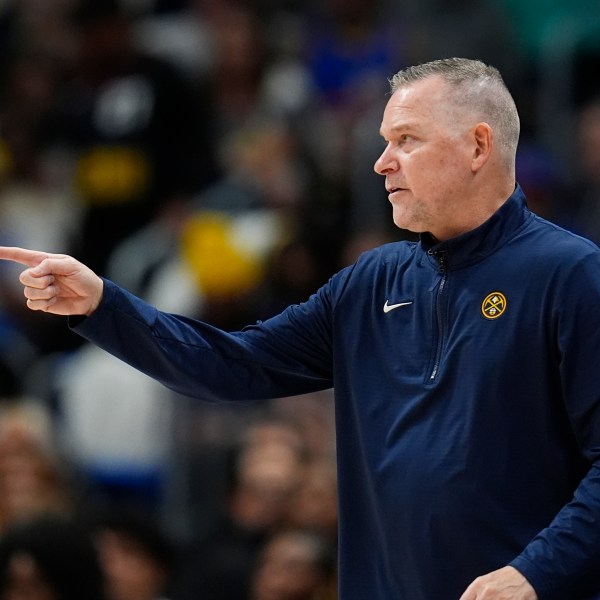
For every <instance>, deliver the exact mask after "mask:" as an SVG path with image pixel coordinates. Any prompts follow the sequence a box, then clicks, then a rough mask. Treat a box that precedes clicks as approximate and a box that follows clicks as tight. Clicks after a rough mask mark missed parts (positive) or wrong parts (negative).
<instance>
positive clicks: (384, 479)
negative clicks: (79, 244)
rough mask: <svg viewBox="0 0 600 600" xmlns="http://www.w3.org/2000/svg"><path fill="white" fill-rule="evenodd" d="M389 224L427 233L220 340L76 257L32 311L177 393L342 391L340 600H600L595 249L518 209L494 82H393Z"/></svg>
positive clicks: (521, 202) (509, 139)
mask: <svg viewBox="0 0 600 600" xmlns="http://www.w3.org/2000/svg"><path fill="white" fill-rule="evenodd" d="M392 92H393V93H392V95H391V97H390V99H389V101H388V104H387V106H386V108H385V112H384V115H383V122H382V126H381V134H382V137H383V139H384V140H385V149H384V151H383V153H382V155H381V157H380V158H379V159H378V160H377V163H376V165H375V170H376V171H377V172H378V173H380V174H381V175H383V176H384V177H385V183H386V188H387V190H388V191H389V199H390V202H391V204H392V207H393V216H394V222H395V223H396V225H398V226H399V227H404V228H407V229H410V230H412V231H415V232H421V233H422V235H421V239H420V241H419V242H418V243H412V242H400V243H395V244H389V245H386V246H383V247H381V248H379V249H376V250H373V251H370V252H367V253H366V254H364V255H363V256H362V257H361V258H360V259H359V260H358V261H357V262H356V264H355V265H353V266H351V267H349V268H346V269H344V270H343V271H341V272H340V273H338V274H336V275H334V276H333V277H332V278H331V280H330V281H329V282H328V283H327V284H326V285H325V286H324V287H323V288H321V289H320V290H319V291H318V292H317V293H316V294H315V295H313V296H312V297H311V298H310V299H309V300H308V301H307V302H306V303H303V304H301V305H295V306H291V307H289V308H288V309H287V310H286V311H284V312H283V313H282V314H281V315H279V316H276V317H274V318H272V319H269V320H268V321H266V322H263V323H260V322H259V323H257V324H255V325H253V326H251V327H248V328H246V329H245V330H243V331H241V332H235V333H231V334H228V333H225V332H222V331H218V330H215V329H214V328H212V327H210V326H208V325H206V324H203V323H198V322H194V321H191V320H189V319H184V318H180V317H175V316H172V315H166V314H163V313H160V312H158V311H157V310H155V309H154V308H152V307H150V306H148V305H147V304H145V303H143V302H142V301H140V300H138V299H137V298H135V297H133V296H131V295H130V294H128V293H127V292H125V291H123V290H121V289H119V288H117V287H116V286H115V285H114V284H112V283H110V282H108V281H102V280H101V279H99V278H98V277H97V276H96V275H95V274H93V273H92V272H91V271H90V270H89V269H87V268H86V267H84V266H83V265H81V263H79V262H77V261H76V260H74V259H73V258H70V257H66V256H62V255H48V254H45V253H42V252H32V251H28V250H23V249H9V248H4V249H2V250H1V251H0V258H5V259H10V260H16V261H19V262H21V263H24V264H26V265H28V266H29V269H27V270H25V271H24V272H23V274H22V275H21V282H22V283H23V284H24V286H25V296H26V297H27V303H28V305H29V307H30V308H31V309H34V310H43V311H49V312H54V313H57V314H67V315H84V316H87V318H77V319H73V320H72V321H71V324H72V326H73V327H74V328H75V330H76V331H78V332H79V333H81V334H82V335H84V336H85V337H87V338H88V339H90V340H92V341H94V342H95V343H96V344H98V345H99V346H101V347H103V348H105V349H107V350H109V351H110V352H112V353H113V354H115V355H116V356H119V357H121V358H122V359H124V360H126V361H127V362H128V363H129V364H131V365H133V366H135V367H137V368H139V369H142V370H144V371H145V372H146V373H148V374H150V375H151V376H153V377H155V378H157V379H158V380H160V381H162V382H163V383H164V384H165V385H168V386H170V387H172V388H173V389H176V390H178V391H180V392H182V393H186V394H190V395H195V396H198V397H201V398H204V399H215V400H218V399H223V398H234V399H240V398H247V399H251V398H259V397H260V398H263V397H273V396H284V395H291V394H299V393H304V392H309V391H311V390H317V389H322V388H327V387H329V386H332V385H334V386H335V390H336V419H337V448H338V470H339V495H340V516H339V521H340V522H339V543H340V548H339V552H340V567H339V569H340V571H339V578H340V591H339V593H340V599H341V600H366V599H369V600H446V599H449V600H454V599H456V600H487V599H490V600H501V599H511V600H535V599H536V598H539V599H540V600H548V599H560V600H575V599H577V600H583V599H584V598H600V575H598V573H599V572H600V569H598V566H599V565H600V461H599V457H600V403H599V401H598V400H599V396H600V386H599V385H598V376H597V367H596V364H595V362H596V361H595V358H596V357H597V356H599V355H600V336H599V335H597V331H598V330H599V329H600V311H598V310H597V307H598V304H599V302H600V251H599V250H598V248H597V247H596V246H595V245H594V244H592V243H591V242H588V241H585V240H583V239H581V238H578V237H576V236H574V235H572V234H570V233H567V232H565V231H563V230H561V229H559V228H558V227H556V226H554V225H551V224H549V223H547V222H545V221H543V220H541V219H539V218H538V217H536V216H535V215H533V214H532V213H531V212H529V210H528V209H527V208H526V206H525V199H524V197H523V194H522V192H521V190H520V188H519V187H518V185H516V182H515V173H514V161H515V152H516V146H517V140H518V132H519V120H518V116H517V112H516V109H515V106H514V102H513V100H512V98H511V96H510V94H509V92H508V91H507V89H506V87H505V86H504V84H503V82H502V79H501V77H500V75H499V74H498V72H497V71H496V70H495V69H493V68H490V67H487V66H485V65H483V64H482V63H480V62H478V61H471V60H465V59H447V60H441V61H435V62H432V63H428V64H425V65H420V66H417V67H412V68H409V69H407V70H405V71H402V72H400V73H399V74H397V75H396V76H395V77H394V78H393V80H392Z"/></svg>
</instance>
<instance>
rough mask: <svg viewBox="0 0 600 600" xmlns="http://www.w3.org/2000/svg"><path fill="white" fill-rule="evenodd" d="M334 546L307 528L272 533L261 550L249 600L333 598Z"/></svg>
mask: <svg viewBox="0 0 600 600" xmlns="http://www.w3.org/2000/svg"><path fill="white" fill-rule="evenodd" d="M335 555H336V553H335V546H333V545H332V544H331V541H330V540H329V539H328V538H326V537H321V536H319V535H318V534H316V533H313V532H311V531H310V530H302V529H289V530H281V531H278V532H276V533H274V534H273V535H272V536H271V537H270V538H269V540H268V541H267V542H266V543H265V545H264V547H263V548H262V550H261V553H260V556H259V560H258V563H257V567H256V569H255V572H254V576H253V579H252V591H251V594H250V597H251V600H333V599H334V598H336V584H335V572H336V568H335V565H336V558H335Z"/></svg>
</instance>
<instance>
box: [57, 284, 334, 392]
mask: <svg viewBox="0 0 600 600" xmlns="http://www.w3.org/2000/svg"><path fill="white" fill-rule="evenodd" d="M331 312H332V307H331V298H330V286H329V284H327V285H325V286H324V287H323V288H321V289H320V290H319V291H318V292H317V293H316V294H314V295H313V296H311V297H310V299H309V300H308V301H307V302H305V303H302V304H298V305H293V306H290V307H289V308H287V309H286V310H285V311H284V312H282V313H281V314H280V315H278V316H276V317H273V318H272V319H269V320H267V321H264V322H257V323H256V324H254V325H252V326H249V327H247V328H245V329H244V330H242V331H238V332H233V333H228V332H225V331H222V330H220V329H217V328H215V327H213V326H211V325H209V324H207V323H203V322H201V321H198V320H194V319H190V318H186V317H182V316H177V315H173V314H168V313H164V312H161V311H159V310H157V309H156V308H154V307H152V306H151V305H149V304H147V303H146V302H144V301H143V300H141V299H139V298H137V297H136V296H134V295H132V294H130V293H129V292H127V291H125V290H123V289H121V288H119V287H118V286H116V285H115V284H114V283H112V282H110V281H108V280H105V288H104V296H103V299H102V302H101V303H100V306H99V307H98V308H97V309H96V311H95V312H94V313H93V314H92V315H90V316H89V317H85V318H79V319H75V318H71V320H70V321H69V325H70V326H71V328H72V329H73V330H74V331H75V332H76V333H78V334H80V335H81V336H83V337H84V338H86V339H87V340H89V341H90V342H92V343H94V344H95V345H97V346H99V347H100V348H102V349H104V350H106V351H107V352H109V353H110V354H112V355H114V356H116V357H117V358H119V359H121V360H123V361H124V362H126V363H128V364H129V365H131V366H132V367H134V368H136V369H138V370H139V371H142V372H143V373H145V374H146V375H149V376H150V377H152V378H154V379H156V380H157V381H159V382H161V383H162V384H163V385H165V386H167V387H169V388H171V389H173V390H175V391H177V392H179V393H181V394H184V395H187V396H192V397H195V398H200V399H203V400H209V401H221V400H258V399H268V398H275V397H283V396H291V395H296V394H303V393H309V392H311V391H317V390H322V389H327V388H329V387H332V385H333V374H332V371H333V368H332V344H331V322H332V319H331Z"/></svg>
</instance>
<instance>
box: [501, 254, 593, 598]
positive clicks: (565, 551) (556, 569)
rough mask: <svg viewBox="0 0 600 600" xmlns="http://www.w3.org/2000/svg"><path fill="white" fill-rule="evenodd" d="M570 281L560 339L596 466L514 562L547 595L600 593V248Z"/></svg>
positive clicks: (587, 452)
mask: <svg viewBox="0 0 600 600" xmlns="http://www.w3.org/2000/svg"><path fill="white" fill-rule="evenodd" d="M568 279H569V281H568V283H567V284H566V287H565V289H566V293H563V294H561V296H560V300H559V303H560V304H559V306H557V309H556V312H557V320H556V323H557V325H556V336H555V339H556V341H557V347H558V352H559V356H560V367H559V368H560V381H561V385H562V390H563V397H564V401H565V407H566V410H567V413H568V415H569V419H570V423H571V427H572V428H573V431H574V433H575V436H576V439H577V442H578V444H579V447H580V450H581V454H582V456H583V458H584V459H585V461H586V463H587V464H588V465H589V470H588V471H587V473H586V474H585V475H584V477H583V479H582V480H581V482H580V483H579V485H578V486H577V488H576V490H575V493H574V495H573V498H572V500H571V501H570V502H569V503H568V504H567V505H565V506H564V507H563V508H562V510H561V511H560V512H559V513H558V514H557V515H556V517H555V519H554V520H553V521H552V523H550V525H549V526H548V527H547V528H546V529H544V530H543V531H541V532H540V533H539V534H538V535H537V536H535V537H534V539H533V540H532V541H531V542H530V543H529V544H528V546H527V547H526V548H525V549H524V551H523V552H522V553H521V554H520V555H519V556H518V557H517V558H516V559H515V560H514V561H513V562H512V563H511V565H512V566H513V567H515V568H516V569H518V570H519V571H520V572H521V573H522V574H523V575H524V576H525V577H526V578H527V580H528V581H529V582H530V583H531V584H532V585H533V587H534V588H535V590H536V592H537V594H538V598H539V599H540V600H546V599H554V598H556V599H560V600H564V599H566V598H569V599H570V598H578V599H579V598H584V597H585V598H592V597H593V598H600V576H599V575H598V573H600V571H599V570H598V565H600V379H599V377H598V373H599V370H598V359H599V357H600V334H599V332H600V311H599V310H598V309H599V306H600V253H594V254H593V255H590V256H588V257H586V259H584V260H582V261H581V262H580V264H579V265H577V267H575V268H574V269H572V270H571V272H570V274H569V278H568ZM580 589H581V593H579V592H578V590H580ZM576 590H577V591H576ZM590 594H593V595H590Z"/></svg>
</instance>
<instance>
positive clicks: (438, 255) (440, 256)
mask: <svg viewBox="0 0 600 600" xmlns="http://www.w3.org/2000/svg"><path fill="white" fill-rule="evenodd" d="M427 254H429V256H433V257H435V259H436V260H437V261H438V265H439V272H440V273H445V272H446V267H447V266H448V263H447V261H446V251H445V250H427Z"/></svg>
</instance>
